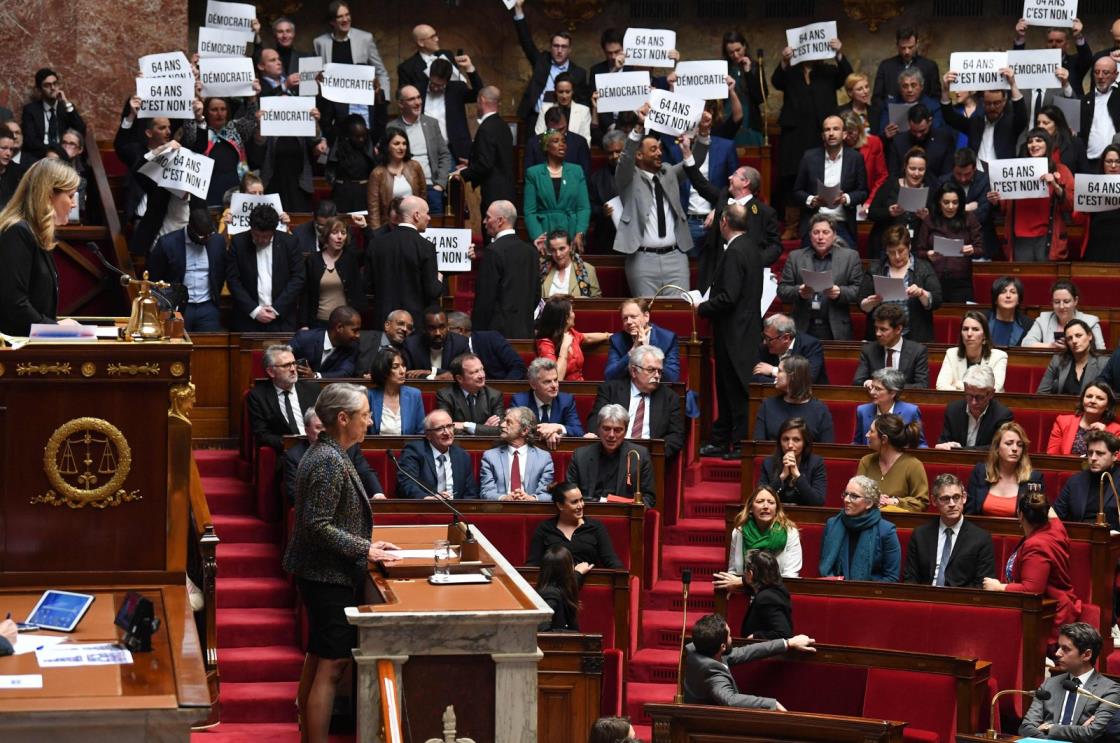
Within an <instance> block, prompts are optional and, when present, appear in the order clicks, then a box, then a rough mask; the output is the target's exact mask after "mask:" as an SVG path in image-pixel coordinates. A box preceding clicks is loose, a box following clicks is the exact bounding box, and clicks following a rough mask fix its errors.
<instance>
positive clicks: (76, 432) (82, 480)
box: [31, 418, 143, 508]
mask: <svg viewBox="0 0 1120 743" xmlns="http://www.w3.org/2000/svg"><path fill="white" fill-rule="evenodd" d="M131 469H132V449H131V448H130V447H129V445H128V441H127V440H126V439H125V437H124V434H123V433H121V432H120V429H118V428H117V427H116V426H114V425H113V424H112V423H109V422H108V421H106V420H102V419H101V418H75V419H73V420H71V421H68V422H67V423H64V424H63V425H62V426H60V427H59V428H58V429H56V430H55V432H54V433H53V434H51V437H50V439H49V440H48V441H47V445H46V446H45V447H44V448H43V472H44V473H45V474H46V476H47V482H49V483H50V485H51V489H50V490H48V491H47V492H46V493H44V494H43V495H37V496H35V497H34V498H32V499H31V502H32V503H46V504H48V505H52V506H61V505H67V506H69V507H70V508H84V507H85V506H87V505H88V506H93V507H94V508H108V507H109V506H119V505H120V504H121V503H124V502H126V501H135V500H140V499H141V498H142V497H143V496H141V495H139V493H140V491H139V490H132V491H128V490H125V489H124V488H122V487H121V486H122V485H124V481H125V480H126V479H128V473H129V472H130V471H131Z"/></svg>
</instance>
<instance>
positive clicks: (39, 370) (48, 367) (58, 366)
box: [16, 361, 70, 377]
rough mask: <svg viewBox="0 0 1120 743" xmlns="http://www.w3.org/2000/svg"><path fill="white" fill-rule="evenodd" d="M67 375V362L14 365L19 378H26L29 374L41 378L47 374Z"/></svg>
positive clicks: (68, 363) (68, 367) (68, 369)
mask: <svg viewBox="0 0 1120 743" xmlns="http://www.w3.org/2000/svg"><path fill="white" fill-rule="evenodd" d="M69 373H70V362H68V361H66V362H62V363H54V364H31V363H22V364H16V374H18V375H19V376H21V377H25V376H28V375H30V374H41V375H42V376H44V377H45V376H47V375H48V374H69Z"/></svg>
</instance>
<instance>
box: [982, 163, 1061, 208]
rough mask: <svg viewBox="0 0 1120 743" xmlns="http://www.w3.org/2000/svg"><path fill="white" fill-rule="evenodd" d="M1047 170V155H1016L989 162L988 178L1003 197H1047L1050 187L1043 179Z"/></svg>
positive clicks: (994, 189)
mask: <svg viewBox="0 0 1120 743" xmlns="http://www.w3.org/2000/svg"><path fill="white" fill-rule="evenodd" d="M1045 172H1046V158H1045V157H1014V158H1010V159H1008V160H992V161H991V162H989V163H988V179H989V180H990V181H991V183H992V190H993V191H995V192H997V193H998V194H999V197H1000V198H1001V199H1037V198H1046V197H1047V196H1049V195H1050V188H1049V186H1048V185H1047V183H1046V182H1045V181H1043V180H1042V174H1043V173H1045Z"/></svg>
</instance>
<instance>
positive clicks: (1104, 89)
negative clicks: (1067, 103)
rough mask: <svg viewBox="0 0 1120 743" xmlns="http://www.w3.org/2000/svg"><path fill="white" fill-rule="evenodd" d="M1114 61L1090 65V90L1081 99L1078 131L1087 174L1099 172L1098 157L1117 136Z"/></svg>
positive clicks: (1119, 114) (1119, 105)
mask: <svg viewBox="0 0 1120 743" xmlns="http://www.w3.org/2000/svg"><path fill="white" fill-rule="evenodd" d="M1116 65H1117V62H1116V59H1115V58H1113V57H1101V58H1100V59H1098V60H1097V61H1096V62H1094V63H1093V87H1092V89H1091V90H1089V92H1088V93H1086V94H1085V97H1084V98H1082V99H1081V129H1080V131H1078V136H1080V137H1081V139H1082V140H1083V141H1084V142H1085V155H1086V157H1088V158H1089V163H1088V164H1089V172H1090V173H1099V172H1100V159H1101V153H1102V152H1104V148H1105V147H1108V146H1109V145H1110V144H1112V138H1113V137H1115V136H1116V133H1117V132H1120V95H1118V94H1117V93H1116V69H1117V68H1116Z"/></svg>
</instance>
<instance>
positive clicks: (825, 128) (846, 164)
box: [793, 116, 867, 250]
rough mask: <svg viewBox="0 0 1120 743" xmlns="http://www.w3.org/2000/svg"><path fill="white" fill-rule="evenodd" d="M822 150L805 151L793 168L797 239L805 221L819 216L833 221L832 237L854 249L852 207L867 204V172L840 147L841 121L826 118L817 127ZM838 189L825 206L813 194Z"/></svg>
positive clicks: (805, 232) (853, 155)
mask: <svg viewBox="0 0 1120 743" xmlns="http://www.w3.org/2000/svg"><path fill="white" fill-rule="evenodd" d="M821 141H822V142H823V145H824V146H822V147H816V148H814V149H811V150H807V151H806V152H805V154H804V155H802V156H801V164H800V165H799V166H798V168H797V180H796V181H795V182H794V184H793V198H794V201H797V202H800V203H802V204H804V205H805V206H806V207H807V208H805V209H802V210H801V235H802V237H803V239H807V237H808V234H809V218H810V217H812V216H813V215H814V214H816V213H818V212H820V213H822V214H829V215H831V216H832V217H833V219H835V220H836V234H837V236H839V237H842V238H844V242H845V244H846V245H847V246H848V247H850V248H852V249H853V250H855V249H856V245H857V243H856V206H858V205H859V204H862V203H863V202H865V201H867V168H866V167H865V166H864V164H863V155H861V154H859V151H858V150H853V149H852V148H851V147H845V146H844V120H843V119H841V118H840V117H839V116H827V117H825V120H824V122H823V123H822V124H821ZM822 185H823V186H826V187H829V188H833V187H839V188H840V195H839V196H837V197H836V198H834V199H831V200H830V203H825V202H824V200H822V199H821V197H820V196H818V195H817V191H818V190H819V189H820V187H821V186H822Z"/></svg>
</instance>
